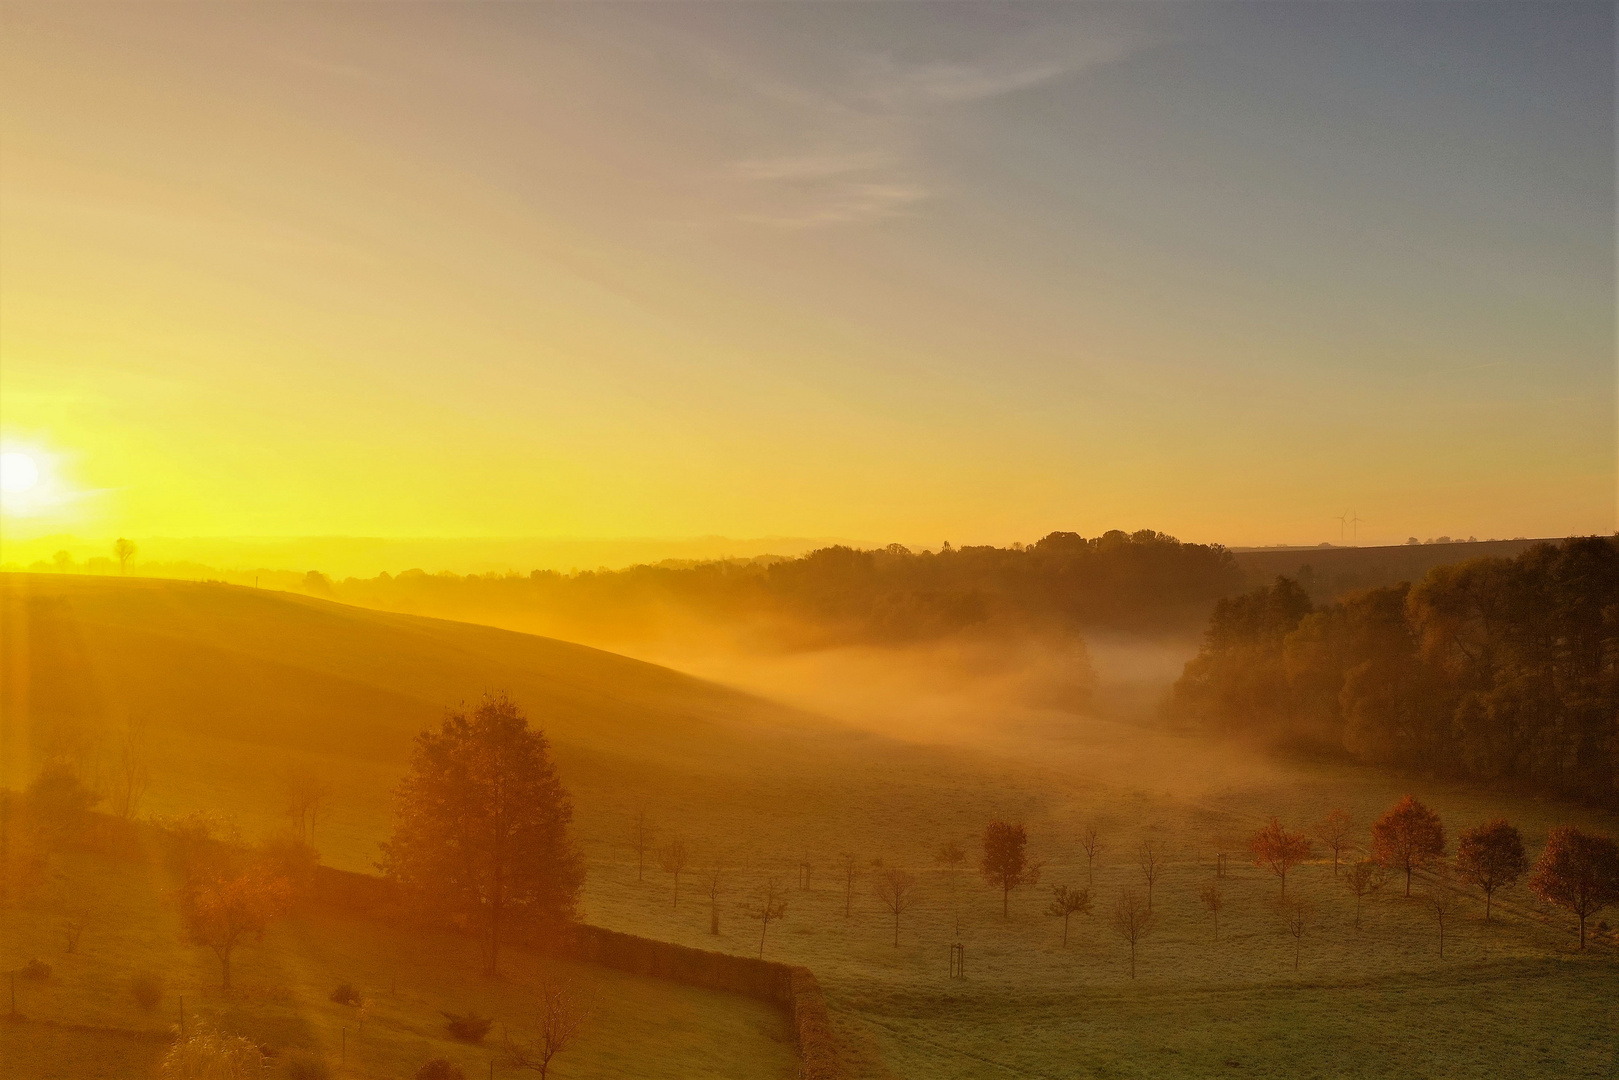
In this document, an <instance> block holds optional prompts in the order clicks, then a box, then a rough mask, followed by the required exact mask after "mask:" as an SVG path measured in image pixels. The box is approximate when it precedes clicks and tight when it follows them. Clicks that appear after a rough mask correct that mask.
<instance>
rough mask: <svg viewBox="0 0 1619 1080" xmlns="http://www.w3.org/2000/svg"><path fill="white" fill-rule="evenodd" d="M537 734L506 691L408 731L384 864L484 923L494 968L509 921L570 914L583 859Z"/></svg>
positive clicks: (447, 906) (429, 900) (428, 895)
mask: <svg viewBox="0 0 1619 1080" xmlns="http://www.w3.org/2000/svg"><path fill="white" fill-rule="evenodd" d="M572 820H573V804H572V802H571V801H570V800H569V798H568V793H567V792H566V791H565V790H563V787H562V784H561V782H560V781H559V780H558V779H557V775H556V769H555V768H554V767H553V766H552V763H551V755H550V748H549V745H548V743H547V742H546V738H545V735H544V734H543V733H542V732H540V731H538V730H535V729H531V728H530V727H529V724H528V718H527V717H525V716H524V715H523V712H522V710H521V709H519V708H518V707H517V705H516V704H515V703H514V702H513V701H511V699H509V698H507V697H506V696H505V695H487V696H485V698H484V699H483V701H482V702H481V703H480V704H479V705H478V707H477V708H476V709H474V710H473V711H472V712H471V713H464V712H457V713H452V714H450V715H449V716H447V717H446V718H445V720H444V722H443V724H442V725H441V726H440V728H439V730H438V731H424V732H422V733H421V734H420V735H418V736H417V737H416V745H415V748H414V751H413V753H412V755H411V765H410V773H409V774H408V775H407V776H406V777H405V779H404V781H403V782H402V783H401V784H400V786H399V791H398V794H397V804H396V808H395V816H394V831H393V837H392V838H391V839H390V840H389V841H388V842H387V843H385V844H384V845H383V846H382V850H383V861H382V868H383V870H384V871H386V873H387V874H388V876H389V877H390V878H392V879H393V880H395V881H397V882H399V883H400V884H401V885H402V886H404V887H405V888H406V889H407V890H409V891H410V892H412V893H413V894H415V895H416V896H417V897H418V898H419V899H420V900H421V901H423V902H424V903H425V904H427V905H429V906H430V907H431V908H433V909H436V910H439V911H441V912H443V913H444V914H447V915H449V916H450V917H452V918H453V919H455V920H456V921H458V922H461V923H463V924H464V925H468V926H474V927H477V928H478V930H479V931H480V932H481V935H482V940H483V943H484V946H485V956H486V958H487V970H488V972H489V973H491V974H494V973H496V972H498V971H499V965H500V946H501V942H502V940H503V935H504V933H505V932H506V930H507V924H508V922H509V921H510V920H512V919H514V918H516V919H522V920H525V921H531V922H540V923H544V924H556V923H561V922H565V921H568V920H571V919H572V918H573V917H574V913H575V910H576V907H577V904H578V900H579V893H580V890H581V889H582V888H583V887H584V881H585V867H584V859H583V857H582V856H581V855H580V852H579V849H578V848H577V846H575V844H574V842H573V838H572V837H571V836H570V835H569V825H570V824H571V822H572Z"/></svg>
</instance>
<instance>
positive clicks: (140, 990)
mask: <svg viewBox="0 0 1619 1080" xmlns="http://www.w3.org/2000/svg"><path fill="white" fill-rule="evenodd" d="M129 992H130V993H131V994H133V995H135V1004H137V1005H139V1006H140V1007H141V1008H142V1009H145V1010H146V1011H147V1012H153V1011H155V1010H156V1009H157V1007H158V1006H159V1005H160V1004H162V1003H163V980H162V979H159V978H158V977H157V976H156V975H154V974H153V973H152V972H150V971H138V972H136V973H135V977H134V978H133V979H130V980H129Z"/></svg>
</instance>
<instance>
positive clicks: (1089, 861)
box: [1079, 824, 1102, 886]
mask: <svg viewBox="0 0 1619 1080" xmlns="http://www.w3.org/2000/svg"><path fill="white" fill-rule="evenodd" d="M1079 846H1080V847H1082V848H1084V849H1085V884H1086V885H1089V886H1094V885H1095V884H1096V853H1097V852H1099V851H1101V850H1102V834H1101V832H1100V831H1099V830H1098V829H1097V828H1096V826H1095V825H1094V824H1091V825H1087V826H1085V832H1084V834H1083V835H1082V836H1080V838H1079Z"/></svg>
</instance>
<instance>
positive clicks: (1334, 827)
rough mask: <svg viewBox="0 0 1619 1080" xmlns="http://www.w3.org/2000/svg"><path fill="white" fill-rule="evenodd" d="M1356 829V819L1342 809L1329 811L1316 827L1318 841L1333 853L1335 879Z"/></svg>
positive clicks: (1333, 874)
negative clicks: (1340, 860) (1339, 861)
mask: <svg viewBox="0 0 1619 1080" xmlns="http://www.w3.org/2000/svg"><path fill="white" fill-rule="evenodd" d="M1354 829H1355V819H1354V818H1352V817H1350V816H1349V811H1348V810H1344V809H1342V808H1339V809H1335V810H1329V811H1327V816H1326V817H1324V818H1322V819H1321V824H1319V825H1317V826H1316V827H1315V835H1316V839H1318V840H1320V841H1321V843H1322V844H1324V845H1326V848H1327V850H1328V851H1330V852H1332V876H1333V877H1337V876H1338V860H1339V859H1341V858H1342V857H1343V853H1344V850H1345V849H1346V848H1348V847H1349V837H1350V836H1351V835H1353V833H1354Z"/></svg>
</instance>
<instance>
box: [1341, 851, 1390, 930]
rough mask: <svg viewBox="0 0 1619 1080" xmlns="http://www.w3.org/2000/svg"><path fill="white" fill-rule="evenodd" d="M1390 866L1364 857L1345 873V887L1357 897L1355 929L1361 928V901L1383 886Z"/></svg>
mask: <svg viewBox="0 0 1619 1080" xmlns="http://www.w3.org/2000/svg"><path fill="white" fill-rule="evenodd" d="M1387 880H1388V868H1387V867H1385V866H1384V865H1383V864H1382V863H1380V862H1378V861H1377V860H1376V859H1362V860H1360V861H1359V862H1357V863H1355V864H1354V865H1353V866H1351V867H1350V868H1349V869H1348V871H1346V872H1345V874H1344V887H1345V888H1347V889H1348V890H1349V891H1350V892H1351V893H1353V894H1354V897H1355V929H1356V930H1359V929H1360V902H1361V900H1362V899H1364V898H1365V897H1368V896H1371V895H1372V894H1373V893H1375V892H1377V890H1379V889H1381V888H1382V887H1383V883H1384V882H1386V881H1387Z"/></svg>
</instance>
